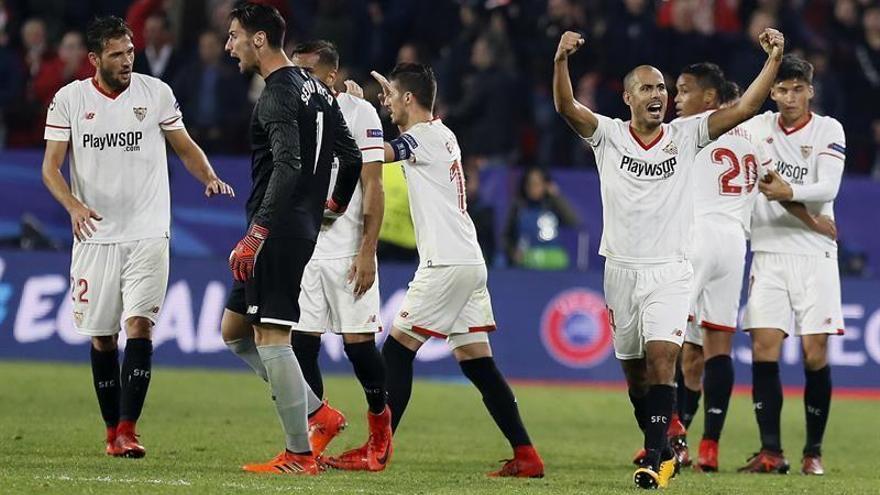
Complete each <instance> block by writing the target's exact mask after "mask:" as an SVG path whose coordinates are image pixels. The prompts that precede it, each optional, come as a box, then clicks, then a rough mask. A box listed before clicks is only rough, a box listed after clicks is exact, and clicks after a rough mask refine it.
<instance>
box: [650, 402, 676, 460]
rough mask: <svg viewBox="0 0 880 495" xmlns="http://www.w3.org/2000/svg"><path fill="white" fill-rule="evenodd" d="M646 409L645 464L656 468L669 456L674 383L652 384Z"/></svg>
mask: <svg viewBox="0 0 880 495" xmlns="http://www.w3.org/2000/svg"><path fill="white" fill-rule="evenodd" d="M646 399H647V400H646V403H647V407H646V410H645V414H646V416H645V418H646V422H645V465H647V466H651V467H653V468H654V469H655V470H656V469H658V468H659V467H660V460H661V459H665V458H667V457H668V455H667V456H664V455H663V454H664V453H665V452H667V451H668V446H669V442H668V441H667V438H666V430H667V429H669V421H670V418H671V417H672V408H673V402H674V401H675V388H673V387H672V385H651V387H650V388H649V389H648V395H647V397H646Z"/></svg>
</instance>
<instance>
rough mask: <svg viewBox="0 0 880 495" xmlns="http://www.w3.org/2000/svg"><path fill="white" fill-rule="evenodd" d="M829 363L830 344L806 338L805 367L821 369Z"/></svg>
mask: <svg viewBox="0 0 880 495" xmlns="http://www.w3.org/2000/svg"><path fill="white" fill-rule="evenodd" d="M827 364H828V346H827V345H826V342H821V341H819V342H810V341H809V340H804V367H805V368H807V369H808V370H813V371H815V370H819V369H822V368H824V367H825V366H826V365H827Z"/></svg>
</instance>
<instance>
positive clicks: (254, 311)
mask: <svg viewBox="0 0 880 495" xmlns="http://www.w3.org/2000/svg"><path fill="white" fill-rule="evenodd" d="M259 310H260V307H259V306H248V308H247V314H249V315H255V314H257V311H259Z"/></svg>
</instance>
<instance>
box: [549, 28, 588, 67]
mask: <svg viewBox="0 0 880 495" xmlns="http://www.w3.org/2000/svg"><path fill="white" fill-rule="evenodd" d="M584 43H586V40H585V39H584V37H583V36H581V35H580V34H579V33H575V32H574V31H566V32H565V33H563V34H562V38H560V39H559V46H558V47H557V48H556V56H555V57H553V60H554V61H555V62H561V61H563V60H565V59H567V58H568V56H569V55H571V54H573V53H574V52H576V51H578V48H580V47H582V46H584Z"/></svg>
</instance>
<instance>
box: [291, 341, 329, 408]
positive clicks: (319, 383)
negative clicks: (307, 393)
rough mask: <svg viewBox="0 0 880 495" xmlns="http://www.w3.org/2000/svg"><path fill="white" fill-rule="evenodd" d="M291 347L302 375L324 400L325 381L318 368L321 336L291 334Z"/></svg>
mask: <svg viewBox="0 0 880 495" xmlns="http://www.w3.org/2000/svg"><path fill="white" fill-rule="evenodd" d="M290 345H291V347H293V353H294V354H295V355H296V360H297V362H299V367H300V369H302V374H303V376H304V377H305V379H306V383H308V384H309V388H311V389H312V392H314V393H315V395H317V396H318V398H319V399H323V398H324V379H323V378H322V377H321V368H320V367H319V366H318V353H319V352H321V336H320V335H309V334H306V333H303V332H290Z"/></svg>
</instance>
